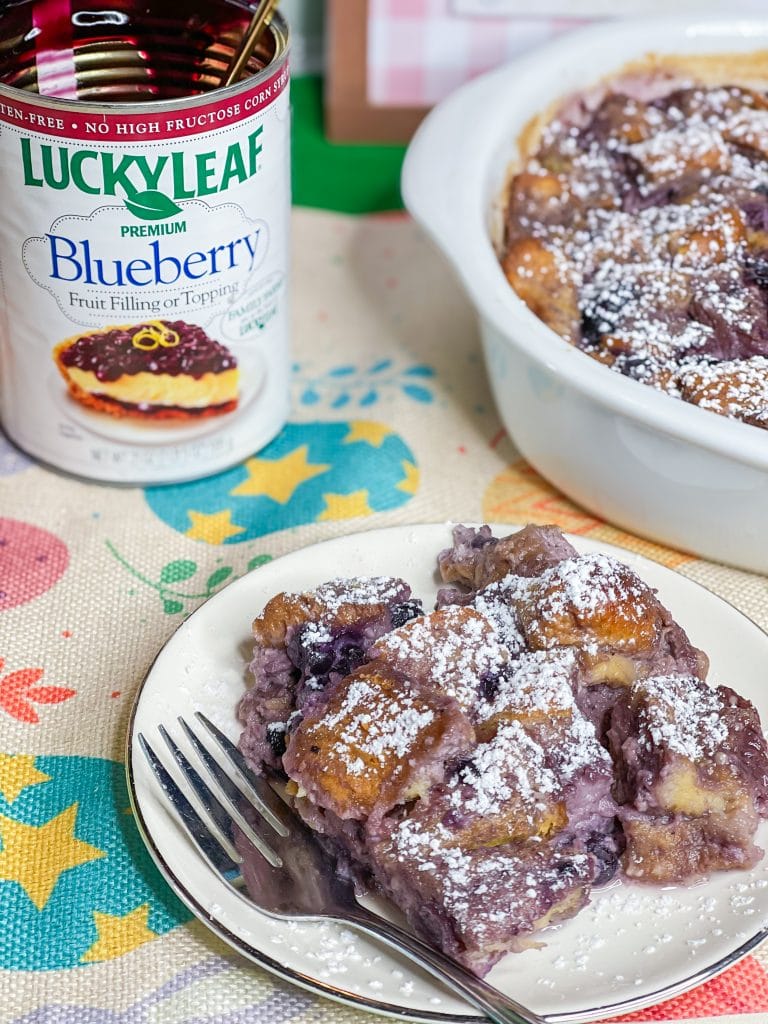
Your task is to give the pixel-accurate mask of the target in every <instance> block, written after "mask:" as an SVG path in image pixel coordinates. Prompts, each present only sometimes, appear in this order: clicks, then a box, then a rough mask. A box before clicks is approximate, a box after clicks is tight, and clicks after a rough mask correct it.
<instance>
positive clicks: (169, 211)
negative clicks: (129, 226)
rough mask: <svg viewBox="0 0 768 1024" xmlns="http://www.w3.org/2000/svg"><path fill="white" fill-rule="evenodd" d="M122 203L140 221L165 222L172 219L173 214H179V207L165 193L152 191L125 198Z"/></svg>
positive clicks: (136, 193)
mask: <svg viewBox="0 0 768 1024" xmlns="http://www.w3.org/2000/svg"><path fill="white" fill-rule="evenodd" d="M123 202H124V203H125V206H126V209H128V210H130V212H131V213H132V214H133V215H134V217H140V218H141V219H142V220H165V218H166V217H173V215H174V214H176V213H181V207H180V206H177V205H176V203H174V201H173V200H172V199H169V197H168V196H167V195H165V193H163V192H155V191H153V190H152V189H148V190H147V191H146V192H135V193H134V194H133V195H132V196H126V198H125V199H124V200H123Z"/></svg>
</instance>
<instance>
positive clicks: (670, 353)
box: [504, 83, 768, 426]
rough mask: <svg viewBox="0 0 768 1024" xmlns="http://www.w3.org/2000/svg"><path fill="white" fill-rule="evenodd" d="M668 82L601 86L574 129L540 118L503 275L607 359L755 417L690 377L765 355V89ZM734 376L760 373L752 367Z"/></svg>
mask: <svg viewBox="0 0 768 1024" xmlns="http://www.w3.org/2000/svg"><path fill="white" fill-rule="evenodd" d="M671 88H672V87H669V88H668V93H667V95H661V96H656V97H653V96H650V97H649V98H648V100H647V101H646V100H641V99H639V98H637V97H632V96H628V95H624V94H622V93H621V92H618V91H617V92H613V93H610V92H609V93H608V94H607V95H604V96H603V97H602V101H601V102H600V104H599V105H598V107H597V108H596V109H595V110H594V112H593V116H592V117H591V118H589V119H588V120H587V122H586V123H585V122H584V121H583V119H582V120H580V121H569V120H568V115H567V112H566V111H564V112H563V115H562V116H561V117H559V118H556V119H555V120H553V121H552V122H551V123H550V124H549V125H548V126H547V128H546V129H545V131H544V134H543V137H542V141H541V145H540V148H539V150H538V152H537V153H536V154H535V155H534V156H532V157H531V159H530V160H529V161H528V163H527V166H526V168H525V171H524V172H523V173H522V174H520V175H518V176H517V177H516V178H515V179H514V181H513V182H512V187H511V189H510V196H511V200H510V206H509V210H508V220H507V242H506V253H505V255H504V265H505V270H506V272H507V276H508V277H509V280H510V282H511V284H512V285H513V287H515V288H516V290H517V291H518V293H519V294H520V295H521V297H522V298H523V299H524V300H525V301H526V302H528V304H529V305H530V306H531V307H532V308H533V309H534V311H535V312H536V313H537V314H538V315H539V316H541V317H542V318H543V319H544V320H546V321H547V323H549V324H550V326H552V327H553V328H554V329H555V330H556V331H557V332H558V333H560V334H561V335H562V336H563V337H565V338H566V340H568V341H571V342H572V343H574V344H576V345H578V346H579V347H580V348H582V349H583V350H584V351H586V352H588V353H589V354H590V355H592V356H594V357H595V358H597V359H599V360H600V362H602V363H604V364H605V365H607V366H610V367H611V368H612V369H614V370H616V371H618V372H620V373H622V374H624V375H626V376H629V377H632V378H634V379H636V380H639V381H642V382H644V383H647V384H650V385H652V386H654V387H656V388H658V389H660V390H664V391H666V392H667V393H669V394H672V395H675V396H677V397H682V398H683V399H684V400H686V401H689V402H693V403H695V404H698V405H701V406H702V407H703V408H706V409H711V410H713V411H715V412H718V413H720V414H722V415H725V416H729V417H733V418H738V419H744V420H746V421H747V422H749V423H751V424H754V425H757V426H766V425H767V424H768V417H766V416H765V415H764V414H763V415H756V414H755V408H754V405H755V402H756V401H757V398H756V391H757V389H756V387H754V386H749V387H748V388H747V389H746V395H745V389H744V387H743V386H740V387H736V386H734V387H733V388H731V389H730V390H729V393H728V398H727V400H726V401H719V400H716V399H713V397H712V395H711V392H707V391H706V390H705V391H704V392H701V391H700V389H698V388H693V387H691V386H690V377H691V375H692V374H693V375H694V376H695V375H697V374H698V373H704V374H706V373H708V372H709V367H711V366H712V365H715V366H716V365H717V364H718V363H721V362H724V361H725V362H732V361H735V363H736V364H740V363H745V362H749V361H750V360H752V359H753V357H755V356H768V315H767V312H768V260H767V258H766V249H767V248H768V246H766V239H765V232H766V231H768V193H767V192H766V180H765V161H766V159H768V110H766V109H765V108H766V102H765V98H764V97H763V96H762V95H761V94H759V93H757V92H753V91H751V90H749V89H742V88H738V87H730V86H718V87H714V88H705V87H703V86H697V85H695V84H692V85H688V86H686V87H685V88H680V87H679V83H675V84H674V88H675V90H676V91H674V92H672V91H671ZM543 292H545V293H546V294H543ZM739 369H740V368H739V367H738V366H737V367H733V368H732V372H733V373H736V372H739ZM745 372H747V373H748V374H749V376H750V377H752V376H754V375H755V373H757V372H759V373H760V374H761V375H762V379H763V380H765V379H766V374H765V367H763V366H762V365H761V364H752V365H751V366H750V367H749V368H748V369H747V370H746V371H745ZM685 378H688V382H687V383H686V381H685ZM761 408H762V410H763V413H764V412H765V402H764V393H763V403H762V406H761Z"/></svg>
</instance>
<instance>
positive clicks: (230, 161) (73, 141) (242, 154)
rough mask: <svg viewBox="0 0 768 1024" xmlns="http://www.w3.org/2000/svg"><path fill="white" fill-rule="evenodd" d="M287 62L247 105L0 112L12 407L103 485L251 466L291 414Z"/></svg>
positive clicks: (4, 372)
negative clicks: (242, 462) (244, 461)
mask: <svg viewBox="0 0 768 1024" xmlns="http://www.w3.org/2000/svg"><path fill="white" fill-rule="evenodd" d="M287 87H288V67H287V62H286V61H283V63H282V64H281V65H280V66H279V67H278V68H276V69H275V68H274V67H271V68H269V69H267V71H266V72H263V73H262V74H261V75H259V76H258V77H257V78H254V79H252V80H249V82H248V85H247V86H246V87H245V88H241V89H239V90H238V91H237V92H234V93H233V92H232V91H231V90H227V91H226V92H222V93H221V94H220V95H219V96H218V97H216V94H215V93H213V94H210V96H209V97H208V98H205V97H195V98H194V100H190V101H188V103H186V104H179V103H178V102H176V103H174V104H166V105H161V104H143V103H142V104H135V105H131V106H130V107H128V106H125V105H122V106H121V107H120V108H115V109H114V110H108V111H105V110H104V108H103V107H101V106H100V107H98V108H93V107H90V106H89V105H86V104H82V105H78V104H69V103H62V102H57V103H47V102H46V100H45V98H44V97H38V96H34V97H33V96H28V95H27V94H25V93H22V92H19V93H14V92H13V91H12V90H8V89H5V90H3V91H2V92H1V93H0V180H2V182H3V192H4V195H3V203H2V207H0V287H2V299H3V309H2V312H0V367H1V368H0V387H1V388H2V390H1V392H0V394H1V396H2V419H3V425H4V427H5V429H6V431H7V432H8V434H9V435H10V437H11V438H12V439H13V440H15V441H16V442H17V443H18V444H19V445H20V446H21V447H22V448H24V449H25V450H26V451H28V452H29V453H31V454H32V455H35V456H37V457H39V458H41V459H43V460H45V461H46V462H48V463H50V464H52V465H55V466H57V467H60V468H62V469H65V470H69V471H72V472H75V473H79V474H82V475H85V476H89V477H93V478H95V479H100V480H107V481H120V482H136V483H155V482H171V481H178V480H184V479H190V478H193V477H197V476H203V475H205V474H206V473H211V472H215V471H216V470H219V469H222V468H224V467H225V466H227V465H230V464H232V463H234V462H236V461H237V460H238V459H240V458H244V457H246V456H247V455H248V454H250V453H252V452H253V451H254V450H256V449H258V448H259V447H261V446H262V445H264V444H265V443H266V442H267V441H268V440H270V438H271V437H273V436H274V434H275V433H276V432H277V431H278V430H279V428H280V427H281V425H282V424H283V422H284V420H285V416H286V412H287V404H288V398H287V393H288V375H289V353H288V316H287V313H288V311H287V272H288V233H289V223H288V218H289V213H290V174H289V144H290V143H289V110H288V88H287Z"/></svg>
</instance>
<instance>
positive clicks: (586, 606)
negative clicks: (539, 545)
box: [518, 555, 662, 653]
mask: <svg viewBox="0 0 768 1024" xmlns="http://www.w3.org/2000/svg"><path fill="white" fill-rule="evenodd" d="M518 614H519V616H520V623H521V628H522V630H523V632H524V634H525V637H526V640H527V642H528V644H529V646H530V647H531V648H532V649H533V650H547V649H551V648H553V647H560V646H563V647H570V646H579V647H586V648H587V649H588V648H589V647H590V645H593V646H594V645H597V646H600V647H609V648H611V649H613V650H616V651H627V652H630V653H637V652H640V651H644V650H648V649H649V648H651V647H652V646H653V643H654V641H655V640H656V638H657V636H658V633H659V629H660V627H661V623H662V609H661V606H660V604H659V602H658V600H657V599H656V597H655V595H654V593H653V591H652V590H651V589H650V587H648V586H646V584H645V583H643V582H642V580H641V579H640V578H639V576H638V575H637V574H636V573H635V572H634V571H633V570H632V569H630V568H629V566H627V565H624V564H623V563H621V562H618V561H616V560H615V559H613V558H610V557H609V556H607V555H582V556H580V557H579V558H573V559H569V560H568V561H565V562H561V563H560V564H559V565H556V566H554V567H553V568H552V569H550V570H548V571H547V572H546V573H544V574H543V576H542V577H541V578H540V579H539V580H538V581H535V582H534V583H533V584H532V585H531V586H530V587H529V589H528V593H527V595H526V596H525V597H524V598H523V600H521V602H520V604H519V607H518Z"/></svg>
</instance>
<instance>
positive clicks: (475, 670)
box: [369, 605, 509, 714]
mask: <svg viewBox="0 0 768 1024" xmlns="http://www.w3.org/2000/svg"><path fill="white" fill-rule="evenodd" d="M369 656H370V657H371V658H372V659H375V660H376V661H378V662H381V663H384V664H386V665H388V666H389V667H390V668H393V669H396V670H397V671H399V672H403V673H404V674H405V675H407V676H408V677H409V678H410V679H417V680H420V681H421V682H423V683H428V684H432V685H434V686H436V687H438V688H439V689H440V690H441V691H443V692H444V693H447V694H448V695H449V696H451V697H455V699H456V700H457V701H458V702H459V704H460V706H461V708H462V710H464V711H465V712H467V713H470V714H472V713H474V709H475V707H476V705H477V703H478V700H479V697H480V693H481V691H482V686H483V683H484V681H485V680H487V679H489V678H496V677H497V676H498V675H499V673H500V672H501V670H502V669H503V667H504V665H505V664H506V662H507V659H508V657H509V654H508V651H507V649H506V647H505V646H504V645H503V644H501V643H500V642H499V640H498V637H497V634H496V631H495V629H494V627H493V626H492V625H491V623H490V622H489V621H488V619H487V618H486V617H485V616H484V615H482V614H481V613H480V612H478V611H476V610H475V609H474V608H469V607H462V606H458V605H449V606H448V607H446V608H440V609H439V610H438V611H436V612H431V613H430V614H429V615H423V616H421V617H420V618H418V619H412V620H411V621H410V622H408V623H406V624H405V625H404V626H401V627H400V628H399V629H394V630H392V632H391V633H386V634H385V635H384V636H383V637H381V638H380V639H379V640H377V641H376V643H375V644H374V646H373V647H372V648H371V651H370V655H369Z"/></svg>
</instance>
